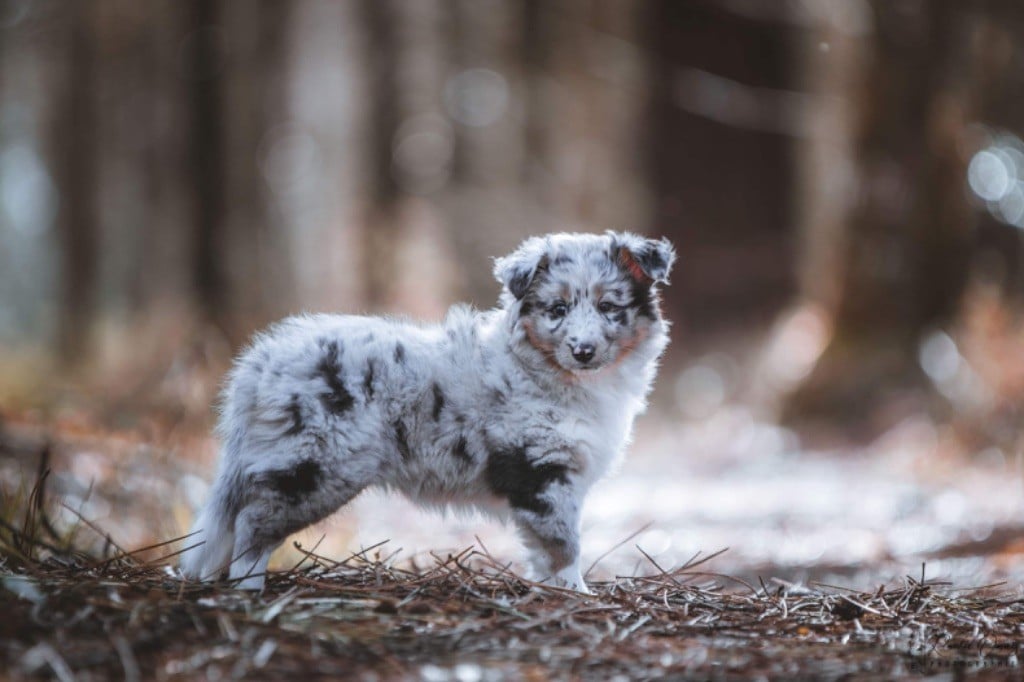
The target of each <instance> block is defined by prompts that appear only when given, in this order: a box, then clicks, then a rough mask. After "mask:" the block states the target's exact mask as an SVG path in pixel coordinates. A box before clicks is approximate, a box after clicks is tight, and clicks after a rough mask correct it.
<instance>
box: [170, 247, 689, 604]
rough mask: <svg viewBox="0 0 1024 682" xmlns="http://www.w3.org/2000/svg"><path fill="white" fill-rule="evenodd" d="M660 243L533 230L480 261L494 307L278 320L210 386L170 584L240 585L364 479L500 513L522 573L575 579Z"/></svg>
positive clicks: (640, 362) (646, 371) (635, 367)
mask: <svg viewBox="0 0 1024 682" xmlns="http://www.w3.org/2000/svg"><path fill="white" fill-rule="evenodd" d="M673 260H674V253H673V250H672V247H671V245H670V244H669V243H668V242H667V241H665V240H660V241H655V240H649V239H644V238H641V237H638V236H635V235H631V234H628V233H607V234H605V235H588V234H553V235H548V236H545V237H536V238H532V239H529V240H527V241H526V242H525V243H524V244H523V245H522V246H521V247H520V248H519V249H518V250H517V251H516V252H514V253H513V254H511V255H509V256H507V257H505V258H500V259H498V260H497V261H496V264H495V276H496V277H497V278H498V280H499V281H500V282H501V283H502V285H503V292H502V297H501V302H500V306H499V307H498V308H496V309H493V310H490V311H487V312H476V311H473V310H471V309H469V308H466V307H462V306H456V307H454V308H452V309H451V310H450V311H449V313H448V315H447V317H446V318H445V320H444V322H443V323H442V324H440V325H432V326H427V325H417V324H411V323H407V322H401V321H395V320H388V319H381V318H376V317H357V316H340V315H310V316H300V317H294V318H289V319H287V320H284V321H283V322H280V323H278V324H277V325H275V326H273V327H272V328H270V329H269V330H268V331H266V332H265V333H263V334H260V335H259V336H257V337H256V338H255V340H254V341H253V343H252V345H251V346H250V347H249V348H248V349H247V350H246V351H244V352H243V353H242V354H241V356H240V357H239V359H238V360H237V362H236V364H235V366H234V368H233V369H232V371H231V373H230V376H229V378H228V381H227V385H226V389H225V391H224V396H223V409H222V415H221V421H220V426H219V431H220V435H221V437H222V440H223V450H222V456H221V461H220V468H219V472H218V474H217V478H216V481H215V482H214V484H213V487H212V491H211V495H210V498H209V500H208V502H207V503H206V505H205V507H204V508H203V510H202V511H201V512H200V514H199V516H198V518H197V520H196V524H195V528H194V532H195V535H194V537H193V539H192V540H191V541H192V542H195V543H197V546H195V547H194V548H193V549H190V550H189V551H187V552H186V553H185V554H184V555H183V558H182V562H181V569H182V572H183V573H184V575H185V576H187V577H190V578H197V579H216V578H218V577H219V576H221V575H222V573H224V572H227V573H228V575H229V578H231V579H233V580H237V581H239V586H240V587H243V588H247V589H259V588H261V587H262V585H263V581H264V573H265V571H266V567H267V562H268V560H269V558H270V554H271V552H272V551H273V550H274V549H275V548H276V547H277V546H278V545H279V544H280V543H281V542H282V541H283V540H284V539H285V538H286V537H287V536H288V535H289V534H291V533H293V532H295V531H297V530H300V529H302V528H304V527H306V526H308V525H309V524H312V523H315V522H316V521H319V520H320V519H323V518H325V517H326V516H328V515H329V514H331V513H332V512H334V511H335V510H336V509H338V508H339V507H341V506H342V505H344V504H345V503H346V502H348V501H349V500H351V499H352V498H353V497H354V496H355V495H356V494H358V493H359V492H360V491H361V490H363V489H364V488H366V487H368V486H382V487H385V488H389V489H393V490H397V491H401V492H402V493H404V494H405V495H407V496H408V497H409V498H411V499H412V500H414V501H417V502H420V503H424V504H428V505H442V506H446V505H454V506H464V507H466V506H468V507H475V508H477V509H480V510H482V511H484V512H485V513H488V514H493V515H495V516H497V517H499V518H503V519H510V520H512V521H513V522H514V523H515V524H516V526H517V528H518V529H519V530H520V532H521V536H522V538H523V540H524V542H525V544H526V545H527V546H528V547H529V548H530V549H531V567H532V569H533V577H535V578H537V579H550V580H553V581H554V582H556V583H558V584H560V585H565V586H569V587H573V588H575V589H578V590H583V591H585V590H586V585H585V584H584V582H583V578H582V576H581V574H580V566H579V554H580V542H579V523H580V511H581V508H582V505H583V500H584V496H585V495H586V493H587V491H588V490H589V488H590V487H591V485H592V484H593V483H594V482H595V481H596V480H597V479H598V478H600V477H601V476H602V475H604V474H605V473H606V472H607V471H608V470H609V468H610V467H612V466H613V465H614V464H615V463H616V461H617V460H618V459H619V458H620V457H621V456H622V453H623V451H624V449H625V446H626V444H627V443H628V441H629V439H630V434H631V430H632V426H633V420H634V417H635V416H636V415H637V414H638V413H640V412H641V411H642V410H643V409H644V406H645V400H646V397H647V394H648V393H649V391H650V388H651V383H652V381H653V379H654V375H655V370H656V364H657V359H658V357H659V356H660V355H661V353H662V352H663V351H664V349H665V346H666V344H667V343H668V336H667V323H666V322H665V321H664V320H663V319H662V317H661V314H660V312H659V310H658V296H657V289H658V286H659V285H660V284H662V283H665V282H667V278H668V273H669V270H670V268H671V266H672V262H673Z"/></svg>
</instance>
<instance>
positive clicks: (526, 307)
mask: <svg viewBox="0 0 1024 682" xmlns="http://www.w3.org/2000/svg"><path fill="white" fill-rule="evenodd" d="M533 308H534V306H533V301H523V303H522V305H520V306H519V317H526V316H527V315H529V314H530V313H532V312H533Z"/></svg>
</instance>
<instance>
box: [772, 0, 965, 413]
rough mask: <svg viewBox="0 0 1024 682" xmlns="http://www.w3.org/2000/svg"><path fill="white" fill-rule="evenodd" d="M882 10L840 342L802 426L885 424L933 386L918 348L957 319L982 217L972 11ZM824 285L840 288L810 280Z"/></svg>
mask: <svg viewBox="0 0 1024 682" xmlns="http://www.w3.org/2000/svg"><path fill="white" fill-rule="evenodd" d="M870 6H871V9H872V16H873V20H872V23H871V30H870V32H869V33H868V34H866V36H865V38H864V43H863V50H864V54H863V55H862V58H863V68H862V69H861V70H860V73H859V78H858V79H857V83H856V86H855V89H854V90H853V91H852V92H848V93H847V94H846V96H847V97H848V98H849V106H852V107H855V111H856V112H857V114H856V118H855V120H854V121H853V124H852V132H851V148H852V159H851V162H852V174H851V175H852V177H851V183H852V185H851V200H850V201H848V202H846V203H847V210H846V212H845V214H844V215H842V216H840V218H839V220H840V221H841V222H840V227H839V230H840V231H841V234H840V235H838V238H839V239H841V243H842V245H843V249H842V251H841V255H840V256H839V258H838V260H839V262H838V278H837V291H836V294H835V296H834V300H832V301H828V300H827V299H826V303H827V304H829V305H830V307H831V309H832V318H833V336H832V339H831V341H830V343H829V345H828V346H827V347H826V349H825V351H824V353H823V354H822V356H821V358H820V359H819V361H818V363H817V365H816V367H815V368H814V370H813V371H812V373H811V374H810V376H809V377H808V378H807V379H806V380H805V381H804V383H803V384H802V385H801V386H799V387H798V389H797V390H796V391H795V392H794V393H793V394H792V395H791V396H790V399H789V402H788V405H787V406H786V415H787V416H788V417H790V418H795V419H806V418H811V419H815V418H826V419H830V418H835V417H843V418H845V419H846V420H850V419H851V418H852V419H854V421H856V418H857V417H858V416H860V417H868V416H877V408H879V407H880V403H881V402H882V401H883V399H884V398H885V396H886V395H888V394H889V393H890V392H891V391H892V389H893V388H894V387H904V388H907V387H911V388H912V387H916V386H921V385H922V380H923V374H922V373H921V371H920V369H919V366H918V364H917V351H918V344H919V343H920V341H921V338H922V336H923V335H924V334H925V333H927V332H928V331H929V330H930V329H933V328H935V327H936V326H937V325H941V324H943V323H944V322H946V321H947V320H949V318H950V317H951V315H952V314H953V313H954V312H955V311H956V309H957V305H958V303H959V300H960V295H961V293H962V291H963V289H964V285H965V281H966V276H967V271H968V264H969V248H968V247H969V246H970V239H971V229H972V223H973V218H972V216H971V210H970V206H969V204H968V202H967V197H966V192H965V187H964V178H965V172H966V160H965V158H964V155H963V153H962V152H961V149H960V145H961V143H962V138H963V134H964V129H965V124H966V122H967V120H968V112H967V111H965V107H966V106H968V105H969V101H967V100H969V93H968V92H965V90H966V88H967V84H966V83H964V81H963V74H964V70H963V68H962V66H963V65H962V64H960V63H955V62H954V60H955V59H957V58H958V56H959V55H963V54H964V51H965V50H964V49H963V48H964V45H963V44H962V42H963V41H965V40H966V39H967V35H966V34H967V31H966V30H965V29H964V23H963V22H962V21H961V19H962V17H960V16H959V12H958V9H959V8H961V7H962V5H961V4H960V2H959V0H932V1H931V2H925V3H918V4H916V5H914V6H913V7H914V8H916V11H915V12H907V11H905V8H901V6H900V5H899V4H898V3H891V2H889V1H888V0H874V1H872V2H871V3H870ZM817 58H822V56H821V55H818V57H817ZM823 189H824V188H821V187H819V190H823ZM810 229H814V226H813V225H812V226H810ZM816 253H818V254H821V253H823V252H822V251H820V250H819V251H817V252H816ZM809 255H811V256H812V257H813V256H814V255H815V252H811V253H810V254H809ZM826 255H827V254H826ZM825 269H826V268H817V272H823V271H825ZM812 271H814V268H813V266H812ZM819 285H823V286H824V287H825V288H826V289H827V288H828V287H829V284H828V283H827V282H818V281H816V280H813V279H809V278H808V279H805V281H804V286H805V288H809V289H813V288H814V287H816V286H819ZM808 293H809V294H810V295H811V297H812V298H814V297H815V296H814V292H813V291H808Z"/></svg>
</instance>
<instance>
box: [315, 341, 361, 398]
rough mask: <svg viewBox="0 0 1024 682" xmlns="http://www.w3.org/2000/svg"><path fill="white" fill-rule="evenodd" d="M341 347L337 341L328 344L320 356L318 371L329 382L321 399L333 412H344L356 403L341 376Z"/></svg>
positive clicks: (325, 381)
mask: <svg viewBox="0 0 1024 682" xmlns="http://www.w3.org/2000/svg"><path fill="white" fill-rule="evenodd" d="M339 355H340V349H339V348H338V343H337V341H332V342H330V343H328V344H326V347H325V348H324V355H323V357H322V358H320V362H319V364H317V366H316V371H317V372H319V374H320V377H321V378H322V379H323V380H324V383H326V384H327V388H328V391H327V392H326V393H321V394H320V401H321V402H322V403H323V404H324V407H325V408H327V410H328V411H329V412H331V413H332V414H343V413H345V412H347V411H349V410H350V409H352V405H353V404H354V403H355V398H353V397H352V394H351V393H349V391H348V389H347V388H345V382H343V381H342V380H341V377H340V376H339V375H340V373H341V362H340V361H339V360H338V356H339Z"/></svg>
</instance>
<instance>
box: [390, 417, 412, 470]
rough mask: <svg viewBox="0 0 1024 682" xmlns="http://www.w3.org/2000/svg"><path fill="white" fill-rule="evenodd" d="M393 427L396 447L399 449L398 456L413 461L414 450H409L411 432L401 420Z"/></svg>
mask: <svg viewBox="0 0 1024 682" xmlns="http://www.w3.org/2000/svg"><path fill="white" fill-rule="evenodd" d="M391 427H392V428H393V429H394V430H395V445H396V446H397V447H398V454H399V455H401V456H402V459H403V460H404V461H406V462H408V461H409V460H410V459H412V450H411V449H409V431H408V430H407V429H406V428H405V424H404V423H403V422H402V420H401V419H399V420H398V421H396V422H394V423H393V424H392V425H391Z"/></svg>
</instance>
